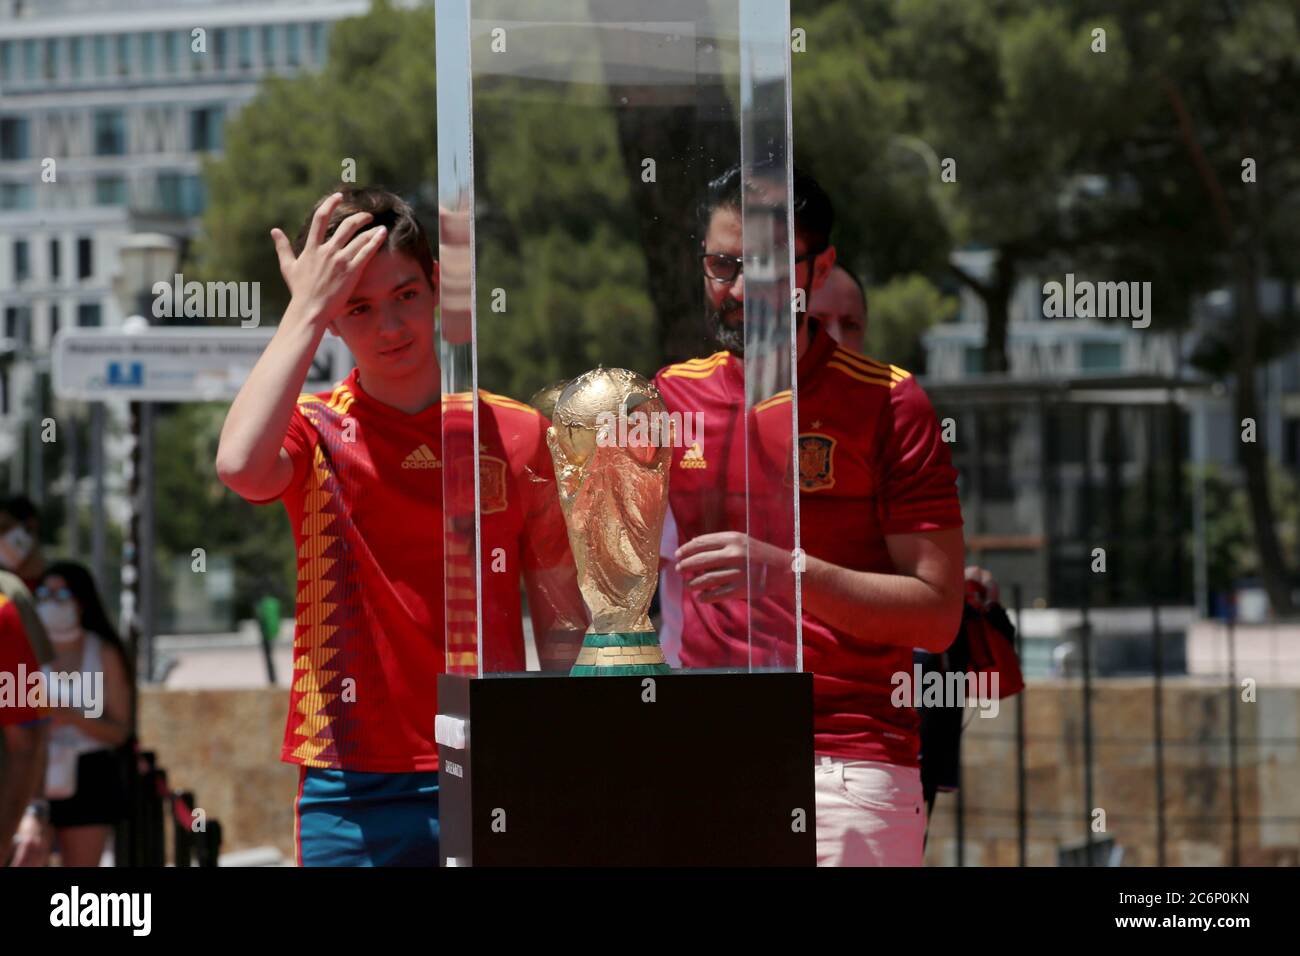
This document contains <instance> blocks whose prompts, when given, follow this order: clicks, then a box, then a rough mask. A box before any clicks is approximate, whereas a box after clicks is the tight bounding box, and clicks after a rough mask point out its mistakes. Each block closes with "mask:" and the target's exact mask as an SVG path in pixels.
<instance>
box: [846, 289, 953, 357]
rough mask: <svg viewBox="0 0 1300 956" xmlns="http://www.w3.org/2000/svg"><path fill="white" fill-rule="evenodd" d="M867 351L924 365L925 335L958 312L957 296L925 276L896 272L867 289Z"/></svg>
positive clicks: (871, 353)
mask: <svg viewBox="0 0 1300 956" xmlns="http://www.w3.org/2000/svg"><path fill="white" fill-rule="evenodd" d="M867 301H868V319H867V353H868V354H870V355H876V356H881V357H882V358H883V359H884V360H886V361H889V362H892V363H893V364H895V365H901V366H903V367H905V368H908V369H911V370H917V371H919V370H922V369H924V367H925V347H924V344H923V342H922V337H923V336H924V335H925V333H926V331H927V330H928V329H930V328H931V326H934V325H936V324H937V323H939V322H947V321H949V320H950V319H952V318H953V317H954V316H956V314H957V300H956V298H954V297H953V296H948V295H944V294H943V293H942V292H940V291H939V289H938V288H936V287H935V285H934V283H932V282H931V281H930V280H929V279H927V278H925V276H922V275H917V274H915V273H912V274H909V275H904V276H896V277H895V278H893V279H891V280H890V281H889V282H887V283H885V284H884V285H882V286H877V287H875V288H872V289H869V290H868V292H867Z"/></svg>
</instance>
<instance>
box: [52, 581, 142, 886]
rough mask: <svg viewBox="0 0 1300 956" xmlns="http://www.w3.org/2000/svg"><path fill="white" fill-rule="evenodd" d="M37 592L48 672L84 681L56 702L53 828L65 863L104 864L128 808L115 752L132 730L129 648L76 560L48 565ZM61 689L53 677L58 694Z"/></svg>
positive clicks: (54, 707) (53, 712)
mask: <svg viewBox="0 0 1300 956" xmlns="http://www.w3.org/2000/svg"><path fill="white" fill-rule="evenodd" d="M35 597H36V602H37V603H36V609H37V612H38V613H39V614H40V616H41V620H42V621H43V622H44V624H45V629H46V631H47V633H48V634H49V637H50V643H51V644H53V646H54V661H53V663H52V664H51V665H50V670H51V671H52V672H54V673H56V674H57V673H59V672H63V673H67V674H73V673H79V674H81V675H82V676H81V681H82V684H83V692H82V698H81V699H80V700H71V701H59V700H55V699H52V700H51V701H50V703H51V705H52V706H51V710H50V715H51V719H52V723H53V730H52V731H51V734H50V753H49V758H50V759H49V765H48V768H47V771H46V776H45V796H46V797H47V798H48V799H49V801H50V825H51V826H52V827H53V828H54V834H55V841H56V844H57V846H58V848H59V853H60V857H61V859H62V862H63V865H64V866H99V861H100V857H102V856H103V854H104V847H105V845H106V844H107V843H108V839H109V837H110V836H111V834H112V832H113V827H114V825H115V824H116V823H117V821H118V820H120V819H121V818H122V816H123V814H124V813H125V812H126V792H125V786H124V781H123V779H122V774H121V767H120V763H119V761H118V759H117V755H116V753H115V750H116V748H117V747H119V746H120V745H121V744H122V743H124V742H125V741H126V739H127V737H128V736H129V735H130V733H131V703H132V702H131V693H132V690H131V678H130V668H129V666H128V660H127V653H126V648H125V647H124V646H123V644H122V641H121V638H119V637H118V636H117V631H116V630H115V629H114V628H113V625H112V623H111V622H110V621H109V619H108V615H107V614H105V613H104V604H103V602H102V601H101V600H100V598H99V591H98V590H97V589H96V587H95V581H94V578H93V577H92V576H91V574H90V572H89V571H88V570H87V569H86V568H85V567H84V566H83V565H81V564H77V563H76V562H73V561H59V562H56V563H54V564H52V565H50V566H49V567H47V568H46V569H45V572H44V573H43V574H42V575H41V579H40V582H39V584H38V585H37V587H36V590H35ZM98 675H102V681H101V680H100V678H99V676H98ZM58 687H59V684H58V683H57V682H51V685H50V693H51V697H52V698H53V697H54V695H55V694H56V693H58ZM69 705H70V706H69ZM87 710H90V711H91V712H92V715H91V716H87V714H86V711H87Z"/></svg>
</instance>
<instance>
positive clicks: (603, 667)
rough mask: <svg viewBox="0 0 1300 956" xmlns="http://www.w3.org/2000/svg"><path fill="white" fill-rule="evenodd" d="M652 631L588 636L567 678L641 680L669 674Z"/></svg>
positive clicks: (657, 636) (655, 635)
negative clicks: (646, 677) (644, 677)
mask: <svg viewBox="0 0 1300 956" xmlns="http://www.w3.org/2000/svg"><path fill="white" fill-rule="evenodd" d="M672 672H673V669H672V668H671V667H669V666H668V662H667V661H665V660H664V652H663V651H662V650H661V649H660V647H659V635H658V634H656V633H655V632H654V631H631V632H624V633H621V634H588V635H587V636H586V637H584V638H583V641H582V649H581V650H579V651H578V660H577V663H575V664H574V665H573V669H572V670H570V671H569V676H570V677H642V676H653V675H655V674H671V673H672Z"/></svg>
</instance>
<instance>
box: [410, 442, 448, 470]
mask: <svg viewBox="0 0 1300 956" xmlns="http://www.w3.org/2000/svg"><path fill="white" fill-rule="evenodd" d="M402 467H403V468H441V467H442V462H440V461H439V460H438V456H437V455H435V454H434V453H433V452H431V451H429V446H428V445H421V446H420V447H419V448H417V449H415V451H413V452H411V453H410V454H409V455H407V456H406V460H405V461H403V462H402Z"/></svg>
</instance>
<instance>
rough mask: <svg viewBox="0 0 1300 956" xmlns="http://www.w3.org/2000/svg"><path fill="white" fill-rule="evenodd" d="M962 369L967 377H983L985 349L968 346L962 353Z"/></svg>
mask: <svg viewBox="0 0 1300 956" xmlns="http://www.w3.org/2000/svg"><path fill="white" fill-rule="evenodd" d="M962 369H963V371H965V373H966V374H967V375H982V374H983V372H984V347H983V346H982V345H968V346H966V348H965V349H964V350H963V351H962Z"/></svg>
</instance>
